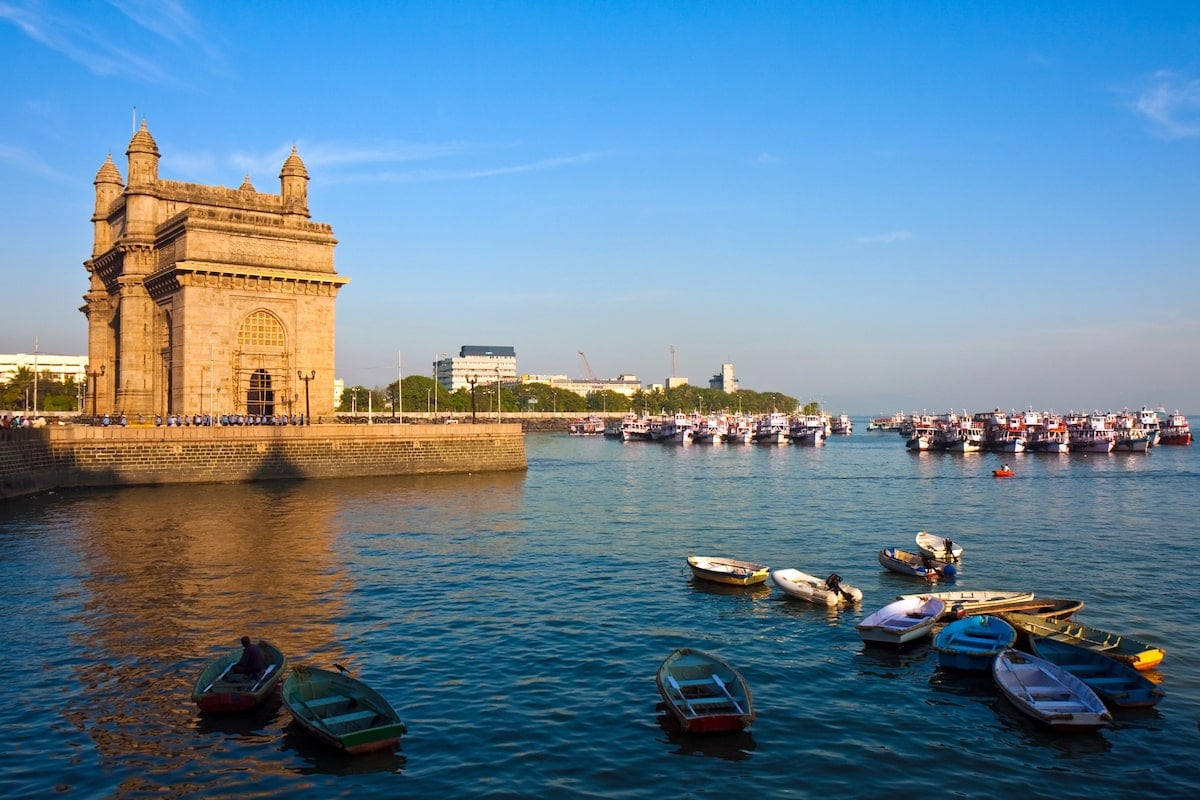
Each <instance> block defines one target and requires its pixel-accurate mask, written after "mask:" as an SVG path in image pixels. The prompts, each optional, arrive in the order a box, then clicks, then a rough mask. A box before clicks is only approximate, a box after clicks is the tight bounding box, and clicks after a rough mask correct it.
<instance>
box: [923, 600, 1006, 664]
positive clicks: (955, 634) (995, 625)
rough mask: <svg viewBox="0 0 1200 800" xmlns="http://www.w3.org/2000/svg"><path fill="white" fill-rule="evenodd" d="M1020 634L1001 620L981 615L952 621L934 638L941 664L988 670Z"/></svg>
mask: <svg viewBox="0 0 1200 800" xmlns="http://www.w3.org/2000/svg"><path fill="white" fill-rule="evenodd" d="M1016 640H1017V631H1016V629H1014V628H1013V626H1012V625H1009V624H1008V623H1007V622H1005V621H1004V620H1003V619H1001V618H1000V617H996V616H992V615H989V614H977V615H975V616H971V617H963V618H962V619H958V620H955V621H954V622H951V623H950V624H949V625H947V626H946V627H944V628H942V629H941V631H939V632H938V635H937V636H936V637H934V640H933V649H934V650H936V651H937V654H938V663H939V664H941V665H942V666H943V667H950V668H951V669H969V670H988V669H991V667H992V659H994V658H995V657H996V656H997V654H999V653H1000V652H1001V651H1004V650H1007V649H1008V648H1010V647H1012V646H1013V643H1014V642H1015V641H1016Z"/></svg>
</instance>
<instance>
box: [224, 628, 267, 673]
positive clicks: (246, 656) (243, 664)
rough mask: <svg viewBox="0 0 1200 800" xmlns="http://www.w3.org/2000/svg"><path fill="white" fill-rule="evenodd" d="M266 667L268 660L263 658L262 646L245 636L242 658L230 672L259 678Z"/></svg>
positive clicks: (243, 638)
mask: <svg viewBox="0 0 1200 800" xmlns="http://www.w3.org/2000/svg"><path fill="white" fill-rule="evenodd" d="M266 667H267V662H266V659H264V658H263V653H262V648H261V647H259V646H258V645H257V644H255V643H254V642H252V641H250V637H249V636H243V637H242V657H241V660H239V661H238V663H236V664H234V665H233V669H232V670H230V672H235V673H239V674H241V675H249V676H251V677H254V678H257V677H258V676H259V675H261V674H262V672H263V670H264V669H266Z"/></svg>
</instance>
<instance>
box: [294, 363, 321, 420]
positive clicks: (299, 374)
mask: <svg viewBox="0 0 1200 800" xmlns="http://www.w3.org/2000/svg"><path fill="white" fill-rule="evenodd" d="M296 377H297V378H299V379H300V380H302V381H304V424H305V425H311V424H312V417H311V415H310V414H309V411H308V408H309V406H308V382H309V381H311V380H312V379H313V378H315V377H317V371H316V370H315V369H314V370H313V371H312V372H310V373H309V374H307V375H305V374H304V373H303V372H297V373H296Z"/></svg>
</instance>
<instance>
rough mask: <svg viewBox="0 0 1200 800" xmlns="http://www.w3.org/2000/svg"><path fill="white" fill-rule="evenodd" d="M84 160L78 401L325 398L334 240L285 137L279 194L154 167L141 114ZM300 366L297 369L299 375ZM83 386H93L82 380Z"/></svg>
mask: <svg viewBox="0 0 1200 800" xmlns="http://www.w3.org/2000/svg"><path fill="white" fill-rule="evenodd" d="M126 155H127V156H128V158H129V167H128V168H129V183H128V184H127V185H126V184H124V183H122V178H121V173H120V171H119V170H118V169H117V167H116V165H115V164H114V163H113V160H112V156H111V155H109V157H108V159H107V160H106V161H105V162H104V164H103V165H102V166H101V167H100V170H99V172H98V173H97V174H96V180H95V185H96V205H95V212H94V214H93V215H92V223H93V226H94V242H93V246H92V257H91V258H90V259H88V260H87V261H86V262H84V265H85V267H86V268H87V270H88V272H89V273H90V275H91V280H90V288H89V291H88V293H87V294H86V295H84V300H85V305H84V306H83V307H82V308H80V311H82V312H83V313H84V314H85V315H86V316H87V319H88V362H89V363H88V375H89V379H88V391H89V397H88V400H87V401H86V403H85V408H86V409H88V410H89V411H90V410H91V408H92V407H93V405H94V407H95V408H96V410H97V412H98V413H101V414H106V413H113V414H126V415H130V416H132V415H138V414H143V415H146V416H147V417H150V416H153V415H156V414H161V415H166V414H172V413H175V414H205V413H213V414H215V415H219V414H222V413H227V414H233V413H237V414H268V415H270V414H287V415H289V416H290V415H294V414H304V413H306V411H307V413H308V414H309V416H311V417H318V416H329V415H331V414H332V412H333V382H334V353H333V341H334V301H335V298H336V296H337V293H338V290H339V289H340V288H341V287H342V286H343V285H345V284H346V283H347V282H348V280H349V279H348V278H345V277H343V276H340V275H338V274H337V273H336V271H335V270H334V263H333V251H334V247H335V246H336V245H337V240H336V239H335V238H334V236H333V230H332V229H331V228H330V226H329V225H326V224H323V223H316V222H311V221H309V211H308V171H307V169H306V168H305V166H304V162H303V161H301V160H300V157H299V155H298V154H297V153H296V150H295V148H293V149H292V153H291V155H290V156H288V158H287V160H286V161H285V162H284V164H283V167H282V169H281V170H280V174H279V180H280V191H279V194H268V193H264V192H259V191H257V190H255V188H254V186H253V185H251V183H250V179H249V176H247V177H246V179H245V181H243V183H242V185H241V186H240V187H239V188H237V189H229V188H225V187H220V186H203V185H198V184H191V183H181V182H177V181H170V180H163V179H160V178H159V177H158V161H159V152H158V145H157V144H156V143H155V141H154V138H153V137H152V136H151V135H150V132H149V130H147V128H146V123H145V122H144V121H143V122H142V126H141V129H140V130H139V131H138V132H137V133H135V134H134V136H133V139H132V140H131V141H130V143H129V149H128V150H127V151H126ZM305 377H307V378H308V380H307V381H306V380H304V378H305ZM93 393H94V394H93Z"/></svg>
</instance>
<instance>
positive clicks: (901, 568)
mask: <svg viewBox="0 0 1200 800" xmlns="http://www.w3.org/2000/svg"><path fill="white" fill-rule="evenodd" d="M879 563H880V565H882V566H884V567H886V568H887V569H890V570H891V571H892V572H899V573H900V574H901V575H912V576H914V577H917V578H924V579H925V580H927V581H939V580H943V579H945V580H954V578H955V576H956V575H958V567H956V566H954V565H953V564H949V563H947V562H945V561H938V560H937V559H936V558H933V557H932V556H920V555H917V554H916V553H910V552H908V551H907V550H901V549H900V548H898V547H885V548H883V549H882V550H880V551H879Z"/></svg>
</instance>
